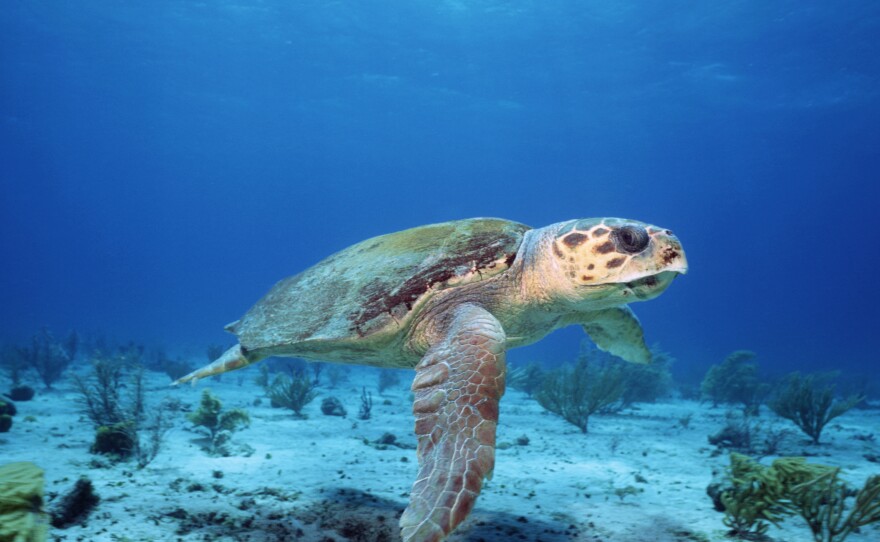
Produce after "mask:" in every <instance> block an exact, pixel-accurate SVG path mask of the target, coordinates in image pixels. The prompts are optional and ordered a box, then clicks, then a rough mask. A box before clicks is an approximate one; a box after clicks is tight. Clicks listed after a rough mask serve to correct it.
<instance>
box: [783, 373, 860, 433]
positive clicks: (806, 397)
mask: <svg viewBox="0 0 880 542" xmlns="http://www.w3.org/2000/svg"><path fill="white" fill-rule="evenodd" d="M826 379H827V376H823V375H815V374H811V375H806V376H801V375H800V374H799V373H792V374H790V375H789V376H788V378H786V382H785V384H784V385H783V387H782V388H781V389H780V390H779V391H778V392H777V395H776V397H775V398H774V399H773V400H772V401H770V408H771V409H772V410H773V412H775V413H776V414H778V415H779V416H781V417H783V418H785V419H787V420H791V422H792V423H794V424H795V425H796V426H798V428H799V429H800V430H801V431H803V432H804V434H805V435H807V436H809V437H810V438H811V439H812V441H813V444H819V438H820V437H821V436H822V430H823V429H825V426H826V425H828V422H830V421H831V420H833V419H834V418H836V417H838V416H840V415H841V414H843V413H844V412H846V411H847V410H849V409H851V408H853V407H854V406H856V405H857V404H858V403H860V402H862V401H863V400H864V399H865V398H864V396H860V395H852V396H850V397H848V398H846V399H844V400H842V401H835V399H834V386H832V385H822V384H821V382H822V381H823V380H826Z"/></svg>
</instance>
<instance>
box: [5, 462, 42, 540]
mask: <svg viewBox="0 0 880 542" xmlns="http://www.w3.org/2000/svg"><path fill="white" fill-rule="evenodd" d="M48 528H49V527H48V515H47V514H46V513H45V511H44V510H43V470H42V469H40V468H39V467H37V466H36V465H34V464H33V463H30V462H18V463H9V464H7V465H3V466H0V542H41V541H43V540H46V536H47V534H48Z"/></svg>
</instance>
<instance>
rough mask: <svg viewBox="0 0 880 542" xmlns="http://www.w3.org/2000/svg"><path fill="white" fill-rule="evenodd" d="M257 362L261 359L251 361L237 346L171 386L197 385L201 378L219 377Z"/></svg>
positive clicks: (239, 346) (238, 345)
mask: <svg viewBox="0 0 880 542" xmlns="http://www.w3.org/2000/svg"><path fill="white" fill-rule="evenodd" d="M257 361H259V359H255V360H249V359H248V358H247V357H246V356H245V355H244V352H242V350H241V345H240V344H236V345H235V346H233V347H232V348H230V349H229V350H227V351H226V352H223V355H221V356H220V357H219V358H217V359H216V360H215V361H214V362H213V363H211V364H209V365H205V366H204V367H202V368H201V369H196V370H195V371H193V372H191V373H189V374H188V375H186V376H184V377H181V378H178V379H177V380H175V381H174V382H172V383H171V385H172V386H176V385H178V384H183V383H184V382H190V381H191V382H192V383H193V384H195V383H196V382H197V381H198V380H199V379H201V378H205V377H208V376H214V375H219V374H222V373H225V372H228V371H234V370H235V369H241V368H242V367H247V366H248V365H250V364H252V363H256V362H257Z"/></svg>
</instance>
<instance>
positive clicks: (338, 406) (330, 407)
mask: <svg viewBox="0 0 880 542" xmlns="http://www.w3.org/2000/svg"><path fill="white" fill-rule="evenodd" d="M321 412H323V413H324V414H325V415H327V416H345V415H346V414H347V412H346V411H345V407H344V406H342V402H341V401H340V400H339V399H337V398H336V397H326V398H324V400H323V401H321Z"/></svg>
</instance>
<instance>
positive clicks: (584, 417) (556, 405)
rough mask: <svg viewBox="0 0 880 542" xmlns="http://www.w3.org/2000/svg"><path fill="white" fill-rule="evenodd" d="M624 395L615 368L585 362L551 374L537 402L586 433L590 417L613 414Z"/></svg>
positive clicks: (619, 374) (621, 377)
mask: <svg viewBox="0 0 880 542" xmlns="http://www.w3.org/2000/svg"><path fill="white" fill-rule="evenodd" d="M623 391H624V380H623V373H622V372H621V371H620V370H619V369H618V368H617V367H616V366H614V365H600V364H593V363H589V362H588V361H587V360H586V359H584V358H582V359H581V360H579V361H578V363H577V365H575V366H574V367H573V368H567V367H562V368H560V369H556V370H554V371H550V372H548V373H547V374H546V375H545V377H544V383H543V385H542V386H541V390H540V391H539V392H538V393H537V394H536V395H535V398H536V399H537V400H538V403H540V404H541V406H542V407H544V408H546V409H547V410H549V411H550V412H552V413H554V414H557V415H559V416H562V417H563V418H564V419H565V421H567V422H569V423H571V424H573V425H575V426H576V427H577V428H578V429H580V430H581V431H582V432H584V433H586V432H587V426H588V422H589V420H590V416H592V415H593V414H595V413H597V412H602V411H604V410H606V409H611V410H613V409H614V407H615V405H617V404H619V401H620V398H621V396H622V395H623Z"/></svg>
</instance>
